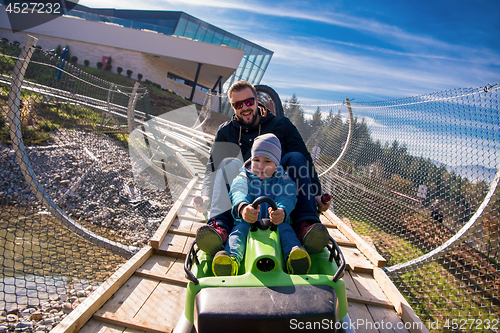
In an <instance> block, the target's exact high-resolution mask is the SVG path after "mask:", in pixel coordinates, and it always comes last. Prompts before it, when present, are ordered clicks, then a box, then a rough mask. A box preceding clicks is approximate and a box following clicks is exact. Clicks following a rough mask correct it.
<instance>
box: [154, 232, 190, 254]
mask: <svg viewBox="0 0 500 333" xmlns="http://www.w3.org/2000/svg"><path fill="white" fill-rule="evenodd" d="M187 240H188V237H187V236H182V235H174V234H172V233H168V234H167V235H166V236H165V238H164V239H163V242H161V244H160V246H159V247H158V250H160V251H163V252H165V251H168V252H173V253H187V249H186V243H187Z"/></svg>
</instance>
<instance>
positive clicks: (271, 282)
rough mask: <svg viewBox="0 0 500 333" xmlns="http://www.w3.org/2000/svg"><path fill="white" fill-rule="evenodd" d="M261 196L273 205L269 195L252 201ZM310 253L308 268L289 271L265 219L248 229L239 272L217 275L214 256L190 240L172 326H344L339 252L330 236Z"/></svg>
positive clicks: (333, 328) (344, 301) (230, 328)
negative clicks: (180, 310)
mask: <svg viewBox="0 0 500 333" xmlns="http://www.w3.org/2000/svg"><path fill="white" fill-rule="evenodd" d="M262 202H267V203H269V205H270V206H271V207H272V208H273V209H276V205H275V203H274V201H272V199H270V198H268V197H260V198H257V199H256V200H255V201H254V202H253V203H252V205H253V206H254V207H257V206H258V205H259V204H260V203H262ZM310 257H311V269H310V271H309V273H308V274H305V275H291V274H288V273H287V271H286V265H285V261H284V258H283V255H282V251H281V245H280V239H279V235H278V232H277V230H276V226H275V225H273V224H272V223H271V222H270V221H269V219H263V220H259V221H257V222H256V223H254V224H253V225H252V228H251V229H250V232H249V235H248V238H247V247H246V252H245V256H244V259H243V261H242V262H241V264H240V269H239V273H238V275H237V276H222V277H216V276H214V275H213V273H212V259H213V257H211V256H208V255H207V254H206V253H204V252H203V251H201V250H199V249H198V248H197V246H196V240H195V241H193V243H192V244H191V246H190V249H189V252H188V255H187V258H186V260H185V264H184V270H185V272H186V276H187V278H188V279H189V283H188V286H187V294H186V305H185V313H184V318H181V320H180V321H179V324H178V326H177V327H176V330H175V331H176V332H180V331H183V332H192V331H193V329H195V330H196V332H198V333H207V332H218V333H223V332H228V333H229V332H252V333H256V332H293V331H297V330H306V331H309V332H317V331H325V332H340V331H343V332H344V330H341V329H338V328H341V327H342V326H343V325H342V322H343V320H342V318H344V317H346V316H347V296H346V287H345V283H344V281H343V280H342V279H341V277H342V276H343V271H344V269H345V260H344V257H343V255H342V252H341V251H340V249H339V247H338V245H337V244H336V242H335V241H334V240H333V238H331V237H330V244H329V245H328V246H327V247H325V248H324V249H323V250H322V251H321V252H320V253H317V254H312V255H310ZM346 318H347V317H346ZM183 326H184V328H182V327H183ZM344 326H345V325H344Z"/></svg>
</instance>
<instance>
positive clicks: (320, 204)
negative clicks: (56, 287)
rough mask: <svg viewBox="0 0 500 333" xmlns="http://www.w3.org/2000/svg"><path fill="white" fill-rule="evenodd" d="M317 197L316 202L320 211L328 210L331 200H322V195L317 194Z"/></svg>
mask: <svg viewBox="0 0 500 333" xmlns="http://www.w3.org/2000/svg"><path fill="white" fill-rule="evenodd" d="M315 198H316V203H317V204H318V210H319V211H320V212H326V211H327V210H328V208H330V204H331V201H328V202H327V203H323V202H322V201H321V195H317V196H315Z"/></svg>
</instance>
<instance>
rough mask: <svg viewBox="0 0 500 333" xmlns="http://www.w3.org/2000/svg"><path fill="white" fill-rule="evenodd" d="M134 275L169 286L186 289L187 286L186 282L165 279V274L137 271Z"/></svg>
mask: <svg viewBox="0 0 500 333" xmlns="http://www.w3.org/2000/svg"><path fill="white" fill-rule="evenodd" d="M135 275H137V276H142V277H145V278H148V279H153V280H157V281H162V282H167V283H170V284H175V285H179V286H181V287H187V284H188V281H187V280H177V279H171V278H169V277H167V276H166V275H165V274H157V273H150V272H149V271H146V270H137V271H136V272H135Z"/></svg>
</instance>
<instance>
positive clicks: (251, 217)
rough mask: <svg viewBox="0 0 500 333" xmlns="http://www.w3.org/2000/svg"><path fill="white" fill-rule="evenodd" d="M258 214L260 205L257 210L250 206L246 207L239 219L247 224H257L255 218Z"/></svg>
mask: <svg viewBox="0 0 500 333" xmlns="http://www.w3.org/2000/svg"><path fill="white" fill-rule="evenodd" d="M259 212H260V205H259V206H258V207H257V209H255V208H253V207H252V205H246V206H245V207H244V208H243V209H242V210H241V217H242V218H243V220H244V221H246V222H248V223H255V222H257V218H258V217H259Z"/></svg>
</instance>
